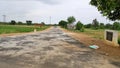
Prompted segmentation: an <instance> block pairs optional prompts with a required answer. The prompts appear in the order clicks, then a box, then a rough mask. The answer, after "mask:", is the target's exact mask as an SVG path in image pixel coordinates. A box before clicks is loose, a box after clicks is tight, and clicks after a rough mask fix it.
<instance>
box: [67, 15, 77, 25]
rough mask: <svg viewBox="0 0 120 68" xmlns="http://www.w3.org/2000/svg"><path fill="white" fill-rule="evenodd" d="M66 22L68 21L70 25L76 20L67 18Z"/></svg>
mask: <svg viewBox="0 0 120 68" xmlns="http://www.w3.org/2000/svg"><path fill="white" fill-rule="evenodd" d="M67 21H68V23H69V24H72V23H74V22H75V21H76V19H75V17H73V16H70V17H68V19H67Z"/></svg>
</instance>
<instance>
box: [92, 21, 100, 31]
mask: <svg viewBox="0 0 120 68" xmlns="http://www.w3.org/2000/svg"><path fill="white" fill-rule="evenodd" d="M92 27H93V28H94V29H98V28H99V22H98V21H97V19H94V20H93V22H92Z"/></svg>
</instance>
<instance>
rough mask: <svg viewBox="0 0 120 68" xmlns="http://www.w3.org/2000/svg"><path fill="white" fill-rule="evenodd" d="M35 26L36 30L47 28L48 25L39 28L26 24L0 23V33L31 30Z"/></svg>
mask: <svg viewBox="0 0 120 68" xmlns="http://www.w3.org/2000/svg"><path fill="white" fill-rule="evenodd" d="M35 28H36V29H37V31H41V30H44V29H46V28H48V26H43V27H41V28H40V27H35V26H26V25H0V34H8V33H24V32H32V31H34V29H35Z"/></svg>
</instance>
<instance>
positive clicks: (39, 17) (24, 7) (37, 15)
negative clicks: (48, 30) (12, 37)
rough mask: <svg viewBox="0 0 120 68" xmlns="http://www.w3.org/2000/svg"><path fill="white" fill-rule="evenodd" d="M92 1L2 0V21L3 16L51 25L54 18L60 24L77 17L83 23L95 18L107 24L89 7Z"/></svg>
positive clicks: (0, 4) (95, 10) (0, 5)
mask: <svg viewBox="0 0 120 68" xmlns="http://www.w3.org/2000/svg"><path fill="white" fill-rule="evenodd" d="M89 1H90V0H82V1H81V0H1V1H0V8H1V9H0V11H1V12H0V15H1V16H0V21H2V15H3V14H6V15H7V17H8V18H7V20H8V21H10V20H11V19H15V20H17V21H19V20H21V21H25V20H26V19H30V20H33V21H34V22H41V21H45V22H47V23H49V17H50V16H51V17H52V22H53V23H58V21H60V20H62V19H66V18H67V17H68V16H75V17H76V18H77V20H80V21H81V22H83V23H90V22H92V20H93V19H94V18H97V19H98V20H99V21H100V22H106V19H105V18H104V17H102V16H101V14H100V13H99V12H98V11H97V9H96V8H95V7H93V6H90V5H89Z"/></svg>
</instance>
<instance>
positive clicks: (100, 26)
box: [59, 16, 120, 31]
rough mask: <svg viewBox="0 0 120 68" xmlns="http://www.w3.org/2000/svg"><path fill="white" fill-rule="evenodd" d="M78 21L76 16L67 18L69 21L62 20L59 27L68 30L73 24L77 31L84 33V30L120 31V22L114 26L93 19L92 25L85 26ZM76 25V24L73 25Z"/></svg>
mask: <svg viewBox="0 0 120 68" xmlns="http://www.w3.org/2000/svg"><path fill="white" fill-rule="evenodd" d="M74 22H76V19H75V17H74V16H70V17H68V18H67V21H65V20H61V21H60V22H59V26H61V27H63V28H67V29H69V28H68V26H69V24H72V25H73V26H74V27H75V28H73V29H75V30H80V31H84V28H91V29H95V30H97V29H112V30H120V22H114V23H113V24H110V23H107V24H104V23H100V22H99V21H98V20H97V19H93V21H92V23H89V24H83V23H82V22H81V21H78V22H76V24H75V23H74ZM73 23H74V24H73Z"/></svg>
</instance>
